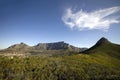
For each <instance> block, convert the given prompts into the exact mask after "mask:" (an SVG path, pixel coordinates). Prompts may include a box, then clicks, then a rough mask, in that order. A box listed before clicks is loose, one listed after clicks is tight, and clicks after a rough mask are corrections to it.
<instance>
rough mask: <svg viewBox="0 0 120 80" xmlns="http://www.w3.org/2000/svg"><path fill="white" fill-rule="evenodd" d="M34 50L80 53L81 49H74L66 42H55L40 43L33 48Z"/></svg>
mask: <svg viewBox="0 0 120 80" xmlns="http://www.w3.org/2000/svg"><path fill="white" fill-rule="evenodd" d="M32 48H33V50H67V49H69V50H71V51H75V52H80V48H78V47H74V46H72V45H69V44H68V43H65V42H64V41H60V42H54V43H39V44H37V45H35V46H33V47H32Z"/></svg>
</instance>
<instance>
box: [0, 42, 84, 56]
mask: <svg viewBox="0 0 120 80" xmlns="http://www.w3.org/2000/svg"><path fill="white" fill-rule="evenodd" d="M83 50H86V48H78V47H75V46H72V45H69V44H68V43H65V42H64V41H60V42H53V43H39V44H37V45H35V46H28V45H27V44H25V43H20V44H15V45H12V46H10V47H8V48H7V49H4V50H1V51H0V53H15V54H25V53H29V54H43V53H44V54H48V53H51V54H52V53H54V54H55V53H56V54H57V53H59V54H60V53H61V54H62V53H64V54H66V53H69V52H81V51H83ZM61 51H62V52H61Z"/></svg>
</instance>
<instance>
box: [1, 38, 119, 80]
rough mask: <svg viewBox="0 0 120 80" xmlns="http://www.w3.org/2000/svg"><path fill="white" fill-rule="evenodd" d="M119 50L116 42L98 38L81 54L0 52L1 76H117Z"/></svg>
mask: <svg viewBox="0 0 120 80" xmlns="http://www.w3.org/2000/svg"><path fill="white" fill-rule="evenodd" d="M61 53H62V51H61ZM68 53H69V52H68ZM119 54H120V46H119V45H116V44H113V43H111V42H109V41H108V40H107V39H105V38H101V39H100V40H99V41H98V42H97V43H96V44H95V45H94V46H93V47H91V48H90V49H88V50H87V51H84V52H83V53H80V54H78V53H77V54H76V53H73V54H71V55H61V56H29V57H24V58H21V57H14V58H11V57H3V56H0V80H120V64H119V63H120V55H119Z"/></svg>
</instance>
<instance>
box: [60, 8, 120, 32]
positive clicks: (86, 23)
mask: <svg viewBox="0 0 120 80" xmlns="http://www.w3.org/2000/svg"><path fill="white" fill-rule="evenodd" d="M118 11H120V7H119V6H118V7H111V8H105V9H100V10H96V11H93V12H85V11H83V10H82V9H81V10H80V11H78V12H73V11H72V9H71V8H68V9H67V10H66V11H65V13H64V15H63V16H62V20H63V22H64V23H65V24H66V25H68V26H69V27H70V28H78V29H79V30H83V29H101V30H108V29H109V27H110V25H111V24H114V23H119V22H120V21H119V20H118V16H117V17H116V16H112V14H114V13H117V12H118Z"/></svg>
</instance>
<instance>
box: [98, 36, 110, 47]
mask: <svg viewBox="0 0 120 80" xmlns="http://www.w3.org/2000/svg"><path fill="white" fill-rule="evenodd" d="M106 42H107V43H108V42H109V41H108V39H106V38H105V37H102V38H101V39H100V40H99V41H98V42H97V43H96V45H100V44H102V43H106Z"/></svg>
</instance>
